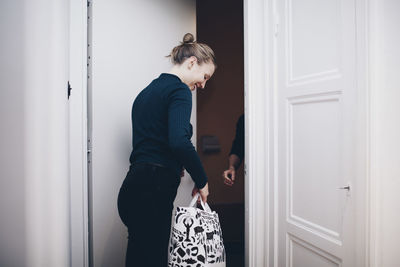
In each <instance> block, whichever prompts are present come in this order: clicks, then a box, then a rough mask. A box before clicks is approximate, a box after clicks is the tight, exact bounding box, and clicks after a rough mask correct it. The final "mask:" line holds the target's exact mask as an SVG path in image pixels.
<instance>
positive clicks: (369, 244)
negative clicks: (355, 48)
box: [365, 0, 380, 267]
mask: <svg viewBox="0 0 400 267" xmlns="http://www.w3.org/2000/svg"><path fill="white" fill-rule="evenodd" d="M365 5H366V6H365V9H366V12H365V16H366V19H365V23H366V38H365V39H366V76H367V80H366V89H367V99H366V101H367V108H366V113H367V114H366V115H367V122H366V127H367V150H366V157H367V159H366V163H367V170H366V178H367V194H366V195H367V196H366V197H367V211H366V217H367V229H366V266H369V267H378V266H379V262H380V258H379V257H380V254H379V252H378V248H379V247H380V244H379V240H380V238H379V236H378V235H379V228H380V225H379V210H378V208H379V199H380V195H379V192H380V186H379V185H380V184H379V180H378V179H377V178H378V174H377V166H378V163H379V159H378V158H377V157H376V154H377V152H376V151H377V147H376V145H377V134H376V131H377V126H376V125H377V120H376V114H377V106H376V103H375V102H374V101H373V99H374V98H375V97H377V92H376V91H375V90H374V89H376V88H377V84H376V83H377V81H376V75H375V72H376V64H377V59H376V58H375V57H374V56H375V54H374V51H377V49H379V48H378V44H377V42H376V41H377V40H376V35H377V25H376V23H377V14H376V13H377V8H378V4H377V1H376V0H365Z"/></svg>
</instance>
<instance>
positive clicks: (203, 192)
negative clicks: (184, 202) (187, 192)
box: [192, 183, 209, 203]
mask: <svg viewBox="0 0 400 267" xmlns="http://www.w3.org/2000/svg"><path fill="white" fill-rule="evenodd" d="M197 193H199V194H200V197H201V199H202V200H203V202H204V203H206V202H207V196H208V194H209V193H208V183H206V185H205V186H204V187H203V188H202V189H198V188H197V187H196V186H195V187H194V188H193V190H192V197H194V195H196V194H197ZM199 201H200V199H199Z"/></svg>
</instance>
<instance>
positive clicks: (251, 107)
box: [244, 0, 273, 267]
mask: <svg viewBox="0 0 400 267" xmlns="http://www.w3.org/2000/svg"><path fill="white" fill-rule="evenodd" d="M270 5H271V2H270V1H262V0H257V1H249V0H245V1H244V49H245V51H244V55H245V125H246V126H245V129H246V134H245V136H246V141H245V142H246V162H245V164H246V172H245V176H246V178H245V205H246V206H245V222H246V223H245V236H246V241H245V242H246V245H245V247H246V255H245V257H246V266H247V267H261V266H270V263H272V262H273V253H271V252H273V246H271V244H272V241H273V239H272V237H273V234H272V233H273V224H272V223H271V222H273V217H272V216H270V215H272V213H271V210H272V208H271V207H273V205H272V201H271V200H272V199H273V195H272V194H271V193H272V192H273V190H272V188H273V187H272V176H271V175H270V174H271V173H273V172H272V168H271V166H272V164H271V163H272V161H271V159H272V158H273V157H270V155H273V150H272V146H271V145H270V144H271V142H272V140H273V138H272V135H271V133H272V130H273V127H272V122H273V121H272V120H271V118H272V112H271V111H272V105H271V103H273V101H272V93H273V91H272V88H273V87H272V86H271V74H272V73H271V72H268V68H269V66H270V62H271V60H270V44H271V43H272V42H271V40H268V38H270V37H271V38H272V36H273V35H272V30H271V29H270V26H271V22H270V20H271V17H272V16H269V15H268V14H272V12H271V11H272V10H271V9H270ZM250 103H251V104H250Z"/></svg>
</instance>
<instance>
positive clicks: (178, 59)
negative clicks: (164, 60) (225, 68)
mask: <svg viewBox="0 0 400 267" xmlns="http://www.w3.org/2000/svg"><path fill="white" fill-rule="evenodd" d="M191 56H195V57H196V58H197V61H198V62H199V64H202V63H204V62H212V63H213V64H214V66H215V67H217V63H216V58H215V54H214V51H213V50H212V49H211V48H210V47H209V46H208V45H206V44H203V43H198V42H197V41H195V40H194V37H193V35H192V34H191V33H186V34H185V35H184V36H183V41H182V42H181V44H180V45H178V46H175V47H174V48H173V49H172V52H171V54H169V55H168V56H167V57H171V61H172V63H173V64H178V65H180V64H182V63H183V61H185V60H186V59H187V58H189V57H191Z"/></svg>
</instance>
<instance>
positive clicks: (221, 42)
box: [197, 0, 244, 204]
mask: <svg viewBox="0 0 400 267" xmlns="http://www.w3.org/2000/svg"><path fill="white" fill-rule="evenodd" d="M197 38H198V41H199V42H204V43H206V44H208V45H209V46H210V47H211V48H212V49H213V50H214V52H215V54H216V57H217V64H218V68H217V70H216V71H215V73H214V76H213V77H212V78H211V80H210V81H209V82H208V83H207V85H206V88H205V89H204V90H202V89H198V91H197V140H198V141H197V145H198V151H199V155H200V158H201V160H202V162H203V164H204V167H205V169H206V172H207V175H208V177H209V189H210V196H209V202H210V203H211V204H220V203H243V202H244V180H243V179H244V175H243V164H242V166H241V168H240V169H239V171H238V173H237V179H236V184H235V185H234V186H233V187H228V186H226V185H224V184H223V180H222V173H223V171H224V170H225V169H226V168H227V167H228V154H229V151H230V148H231V145H232V141H233V139H234V136H235V129H236V122H237V119H238V118H239V117H240V115H241V114H242V113H243V107H244V55H243V1H242V0H218V1H212V0H198V1H197ZM203 135H215V136H217V137H218V139H219V141H220V143H221V151H220V152H219V153H216V154H209V155H206V154H204V153H202V152H201V143H200V142H201V137H202V136H203Z"/></svg>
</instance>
